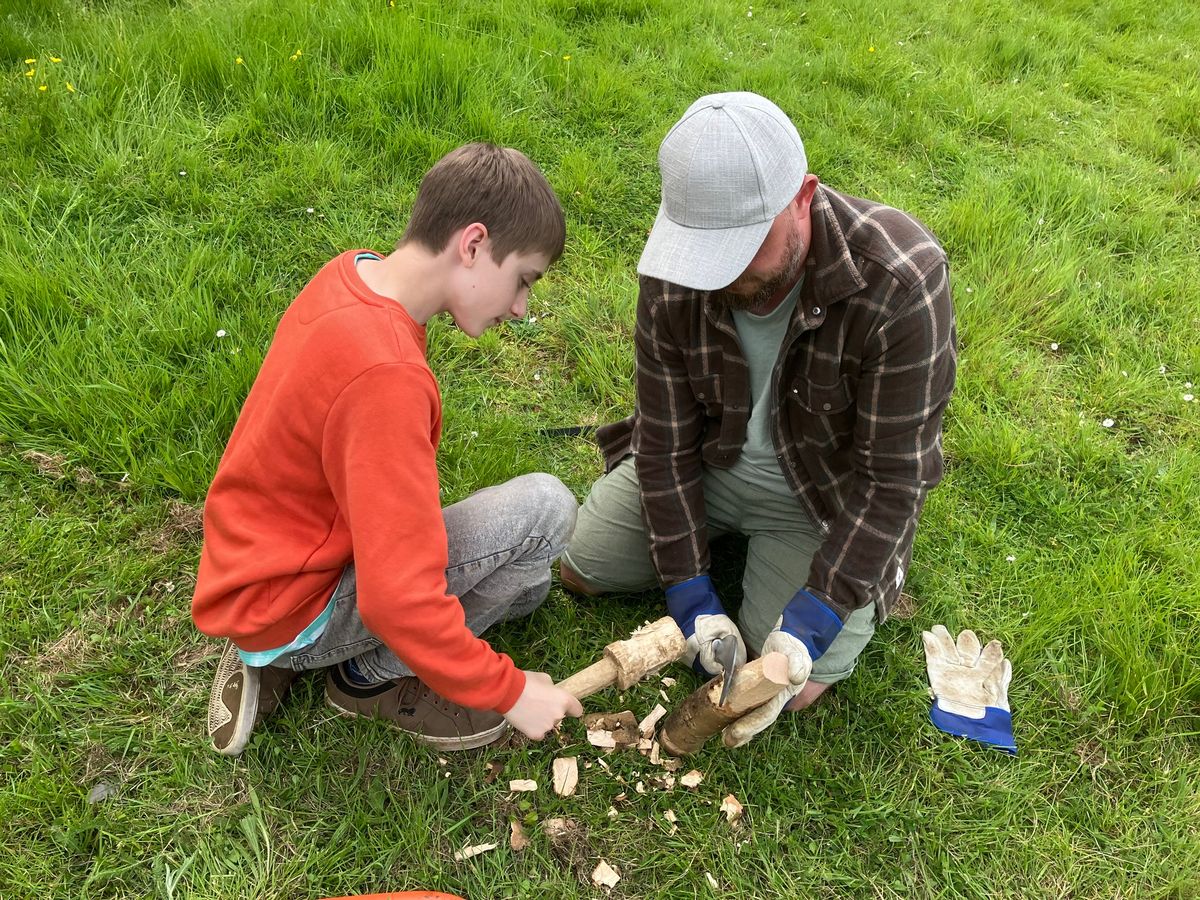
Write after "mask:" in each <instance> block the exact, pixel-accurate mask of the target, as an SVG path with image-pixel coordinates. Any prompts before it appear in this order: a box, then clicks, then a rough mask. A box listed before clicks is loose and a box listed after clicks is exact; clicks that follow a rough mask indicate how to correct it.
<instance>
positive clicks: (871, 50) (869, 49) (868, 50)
mask: <svg viewBox="0 0 1200 900" xmlns="http://www.w3.org/2000/svg"><path fill="white" fill-rule="evenodd" d="M867 52H868V53H874V52H875V48H874V47H868V48H867Z"/></svg>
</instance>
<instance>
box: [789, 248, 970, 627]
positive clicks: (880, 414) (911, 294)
mask: <svg viewBox="0 0 1200 900" xmlns="http://www.w3.org/2000/svg"><path fill="white" fill-rule="evenodd" d="M897 292H898V293H899V291H897ZM895 299H896V300H897V301H898V302H896V303H895V305H894V306H892V304H887V305H888V306H892V310H891V311H890V312H889V314H888V315H887V317H886V318H885V319H884V321H883V324H882V325H881V326H880V327H879V328H878V329H877V331H876V332H875V333H874V334H873V335H872V337H871V339H870V341H869V342H868V344H867V347H866V354H865V357H864V359H863V363H862V370H861V377H860V380H859V383H858V391H857V404H858V410H857V419H856V423H855V432H854V443H853V449H852V453H853V468H854V472H855V476H854V482H853V486H852V488H851V490H850V491H849V492H848V495H847V498H846V502H845V504H844V505H843V507H842V509H841V512H840V514H839V515H838V516H837V517H836V518H835V519H834V520H833V522H831V523H830V531H829V534H828V535H827V536H826V539H825V541H824V543H823V544H822V546H821V548H820V549H819V550H818V552H817V554H816V556H815V557H814V558H813V563H812V568H811V570H810V573H809V579H808V588H809V590H810V591H813V592H814V593H816V594H817V595H818V596H821V597H823V598H825V599H827V601H828V605H829V606H830V607H831V608H832V609H833V610H834V611H835V612H836V613H837V614H838V615H839V616H840V617H841V618H842V619H845V618H846V616H848V615H849V614H850V612H852V611H853V610H855V609H859V608H862V607H865V606H868V605H869V604H873V603H877V602H880V603H886V601H887V600H890V598H891V597H892V596H894V595H895V592H896V591H897V590H898V587H899V585H900V583H901V581H902V580H903V577H904V566H905V565H906V563H907V560H908V559H909V557H910V555H911V553H912V541H913V535H914V533H915V531H916V525H917V519H918V517H919V516H920V514H921V508H922V506H923V505H924V502H925V496H926V494H927V493H928V492H929V489H930V488H932V487H933V486H934V485H936V484H937V483H938V481H940V480H941V477H942V440H941V436H942V428H941V426H942V412H943V410H944V409H945V407H946V404H947V402H948V401H949V399H950V394H951V391H952V390H953V387H954V377H955V368H956V348H955V330H954V313H953V309H952V307H951V303H950V280H949V273H948V270H947V267H946V265H945V263H944V262H941V263H938V264H937V265H935V266H933V267H932V268H931V269H930V270H929V271H928V272H927V273H925V275H924V277H923V278H921V279H920V280H919V281H918V282H917V283H916V284H915V285H914V286H913V287H912V288H910V289H909V290H908V291H907V292H906V293H904V294H903V295H902V296H897V297H896V298H895Z"/></svg>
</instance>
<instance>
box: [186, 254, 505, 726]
mask: <svg viewBox="0 0 1200 900" xmlns="http://www.w3.org/2000/svg"><path fill="white" fill-rule="evenodd" d="M361 252H366V251H350V252H347V253H343V254H341V255H340V256H338V257H336V258H335V259H333V260H332V261H331V262H329V263H328V264H327V265H326V266H325V267H324V268H323V269H321V271H320V272H318V273H317V275H316V277H315V278H313V280H312V281H311V282H309V284H308V285H307V286H306V287H305V288H304V290H303V291H301V292H300V296H298V297H297V298H296V300H295V301H294V302H293V303H292V305H291V306H290V307H289V308H288V310H287V312H285V313H284V315H283V318H282V319H281V320H280V322H279V327H278V329H276V332H275V338H274V340H273V341H272V342H271V347H270V350H269V351H268V352H267V356H266V359H265V360H264V361H263V365H262V369H261V370H260V371H259V373H258V377H257V378H256V379H255V382H254V386H253V387H252V388H251V389H250V395H249V396H248V397H247V398H246V404H245V406H244V407H243V408H242V412H241V415H240V416H239V417H238V421H237V425H236V426H235V427H234V429H233V434H232V436H231V437H230V439H229V446H228V447H226V448H225V453H224V455H223V456H222V457H221V462H220V465H219V466H218V467H217V474H216V477H215V478H214V480H213V483H212V487H211V488H210V490H209V492H208V498H207V500H206V501H205V504H204V547H203V549H202V551H201V555H200V571H199V574H198V576H197V579H196V593H195V596H194V597H193V599H192V618H193V620H194V621H195V623H196V627H197V628H199V629H200V630H201V631H203V632H204V633H205V634H209V635H212V636H214V637H229V638H232V639H233V641H234V642H235V643H236V644H237V645H238V646H239V647H241V648H242V649H244V650H250V651H253V650H268V649H271V648H274V647H280V646H283V645H284V644H287V643H288V642H289V641H291V640H292V639H293V638H295V637H296V635H297V634H299V633H300V632H301V631H302V630H303V629H304V628H305V626H307V625H308V624H309V623H311V622H312V621H313V620H314V619H315V618H316V617H317V615H318V614H319V613H320V612H321V611H322V610H323V609H324V608H325V606H326V605H327V604H328V603H329V598H330V596H331V594H332V592H333V589H334V587H335V586H336V584H337V581H338V578H339V577H340V576H341V573H342V569H343V567H344V566H345V565H346V564H347V563H349V562H351V560H353V562H354V566H355V576H356V579H357V585H358V611H359V614H360V615H361V616H362V620H363V623H364V624H365V625H366V626H367V628H368V629H370V630H371V632H372V633H374V634H375V635H377V636H378V637H379V638H380V639H382V640H383V642H384V643H385V644H387V646H388V647H389V648H391V650H392V651H393V652H394V653H395V654H396V655H397V656H398V657H400V659H401V660H403V661H404V662H405V663H406V664H407V665H408V666H409V668H411V669H412V670H413V672H415V673H416V674H417V676H418V677H419V678H420V679H421V680H422V681H424V682H425V683H426V684H427V685H429V686H430V687H431V688H433V690H435V691H437V692H438V693H439V694H441V695H442V696H444V697H447V698H448V699H450V700H453V701H454V702H456V703H461V704H463V705H464V706H469V707H472V708H475V709H494V710H496V711H497V712H506V711H507V710H508V709H509V708H510V707H511V706H512V705H513V704H514V703H515V702H516V701H517V697H518V696H520V694H521V691H522V690H524V687H525V675H524V673H523V672H522V671H521V670H520V669H518V668H517V667H516V666H515V665H513V662H512V660H511V659H509V657H508V656H506V655H504V654H502V653H497V652H496V651H494V650H493V649H492V648H491V647H490V646H489V645H488V643H487V642H486V641H484V640H481V639H480V638H477V637H475V636H474V635H472V634H471V632H470V631H469V630H468V629H467V627H466V624H465V617H464V614H463V609H462V605H461V604H460V603H459V602H458V599H457V598H456V597H454V596H452V595H450V594H447V592H446V565H447V547H446V528H445V524H444V522H443V520H442V509H441V503H440V502H439V499H438V473H437V462H436V453H437V445H438V440H439V438H440V436H441V426H442V408H441V397H440V395H439V393H438V386H437V382H436V381H435V380H434V377H433V372H432V371H430V369H429V364H428V362H427V361H426V359H425V328H424V327H423V326H421V325H418V324H417V323H416V322H414V321H413V320H412V318H411V317H410V316H409V315H408V313H407V312H406V311H405V309H404V307H402V306H401V305H400V304H399V303H395V302H394V301H392V300H389V299H388V298H386V297H382V296H380V295H378V294H376V293H374V292H373V291H371V289H370V288H368V287H367V286H366V284H365V283H364V282H363V281H362V279H361V278H359V276H358V272H357V271H356V270H355V266H354V258H355V255H356V253H361Z"/></svg>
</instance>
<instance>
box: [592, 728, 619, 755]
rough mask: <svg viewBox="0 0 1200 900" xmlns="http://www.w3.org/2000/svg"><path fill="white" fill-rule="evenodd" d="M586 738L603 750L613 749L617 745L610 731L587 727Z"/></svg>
mask: <svg viewBox="0 0 1200 900" xmlns="http://www.w3.org/2000/svg"><path fill="white" fill-rule="evenodd" d="M587 739H588V743H589V744H591V745H592V746H593V747H600V748H602V749H604V750H614V749H616V746H617V741H616V739H615V738H614V737H613V733H612V732H611V731H593V730H591V729H590V728H589V729H588V733H587Z"/></svg>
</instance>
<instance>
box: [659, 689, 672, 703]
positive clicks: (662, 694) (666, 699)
mask: <svg viewBox="0 0 1200 900" xmlns="http://www.w3.org/2000/svg"><path fill="white" fill-rule="evenodd" d="M658 696H660V697H662V698H663V699H664V700H665V701H667V702H668V703H670V702H671V698H670V697H668V696H667V692H666V691H659V692H658Z"/></svg>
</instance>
